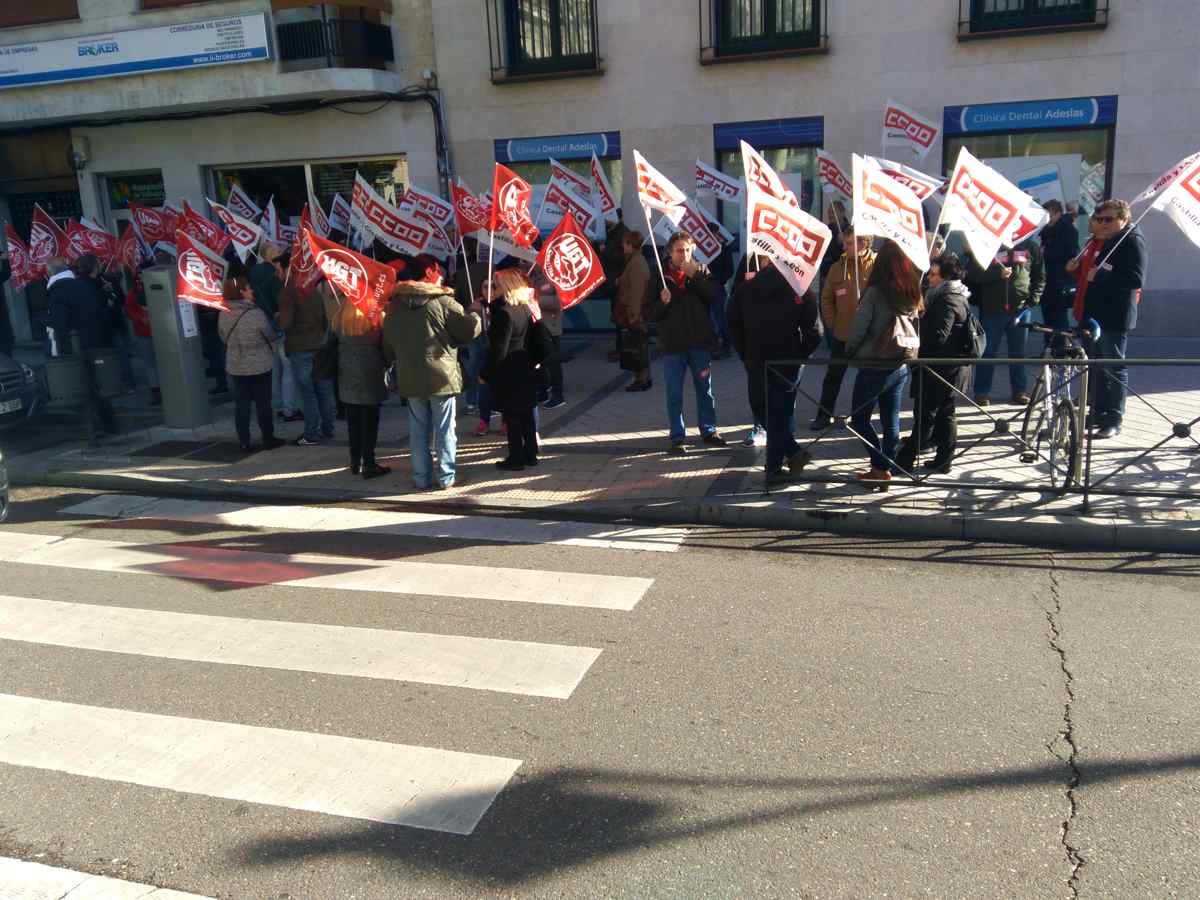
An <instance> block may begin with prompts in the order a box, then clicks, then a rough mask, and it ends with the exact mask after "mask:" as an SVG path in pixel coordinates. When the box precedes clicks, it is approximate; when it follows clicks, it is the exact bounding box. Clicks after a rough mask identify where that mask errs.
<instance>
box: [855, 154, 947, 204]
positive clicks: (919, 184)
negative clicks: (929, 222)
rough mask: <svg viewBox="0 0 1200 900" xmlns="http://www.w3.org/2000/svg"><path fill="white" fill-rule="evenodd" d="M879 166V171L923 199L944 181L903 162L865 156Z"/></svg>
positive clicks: (930, 194)
mask: <svg viewBox="0 0 1200 900" xmlns="http://www.w3.org/2000/svg"><path fill="white" fill-rule="evenodd" d="M866 158H867V159H868V160H870V161H871V162H873V163H874V164H875V165H876V166H878V167H879V171H881V172H883V174H884V175H886V176H888V177H889V178H892V179H894V180H896V181H898V182H900V183H901V184H902V185H904V186H905V187H906V188H908V189H909V190H910V191H912V192H913V193H914V194H916V195H917V199H918V200H921V201H924V200H926V199H928V198H929V197H931V196H933V194H934V193H936V192H937V190H938V189H939V188H941V186H942V185H943V184H945V182H944V181H943V180H942V179H940V178H935V177H933V176H932V175H926V174H925V173H924V172H918V171H917V170H916V169H913V168H910V167H909V166H906V165H904V164H903V163H898V162H892V161H891V160H890V159H876V158H875V157H874V156H868V157H866Z"/></svg>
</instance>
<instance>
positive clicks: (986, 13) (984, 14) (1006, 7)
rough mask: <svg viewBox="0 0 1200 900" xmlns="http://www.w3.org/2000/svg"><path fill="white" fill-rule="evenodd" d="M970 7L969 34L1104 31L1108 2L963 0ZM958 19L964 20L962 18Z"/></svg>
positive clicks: (1076, 0) (962, 23) (1095, 0)
mask: <svg viewBox="0 0 1200 900" xmlns="http://www.w3.org/2000/svg"><path fill="white" fill-rule="evenodd" d="M963 2H969V3H970V13H971V16H970V20H969V22H967V23H964V22H961V21H960V23H959V31H960V36H961V34H962V26H963V25H964V24H967V25H969V28H970V31H969V33H970V34H981V33H982V34H986V33H989V32H992V33H994V32H1006V31H1028V30H1031V29H1033V30H1039V31H1040V30H1051V31H1053V30H1061V29H1076V28H1103V27H1104V26H1105V25H1106V24H1107V20H1108V0H960V6H959V9H960V13H961V11H962V3H963ZM959 18H960V19H961V18H962V16H961V14H960V16H959Z"/></svg>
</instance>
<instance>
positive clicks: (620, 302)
mask: <svg viewBox="0 0 1200 900" xmlns="http://www.w3.org/2000/svg"><path fill="white" fill-rule="evenodd" d="M645 240H646V239H645V238H644V237H643V236H642V233H641V232H640V231H627V232H625V235H624V236H623V237H622V239H621V248H622V250H623V251H624V253H625V268H624V269H623V270H622V271H621V275H620V277H619V278H617V302H616V304H615V305H614V307H613V316H614V317H615V319H616V323H617V327H618V328H620V329H624V330H625V331H626V335H625V339H624V340H623V341H622V347H621V368H622V369H626V370H627V371H631V372H633V383H632V384H630V385H629V386H628V387H626V388H625V390H627V391H629V392H630V393H636V392H637V391H648V390H650V389H651V388H652V387H654V382H653V381H651V380H650V345H649V332H648V330H647V328H646V318H645V316H644V315H643V313H642V307H643V305H644V303H645V301H646V285H648V284H649V283H650V267H649V266H648V265H647V264H646V257H644V256H643V255H642V244H643V243H645Z"/></svg>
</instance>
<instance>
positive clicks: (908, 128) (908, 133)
mask: <svg viewBox="0 0 1200 900" xmlns="http://www.w3.org/2000/svg"><path fill="white" fill-rule="evenodd" d="M883 124H884V126H885V127H887V128H891V129H894V130H896V131H899V132H902V133H903V134H904V136H905V137H908V138H911V139H912V140H914V141H916V142H917V143H918V144H920V145H921V146H922V147H925V148H927V149H928V148H929V147H932V146H933V142H934V140H936V139H937V131H936V130H935V129H933V128H930V127H929V126H928V125H926V124H924V123H923V122H918V121H917V120H915V119H914V118H913V117H912V116H910V115H908V114H907V113H904V112H901V111H900V110H898V109H896V108H895V107H889V108H888V111H887V113H886V115H885V116H884V120H883Z"/></svg>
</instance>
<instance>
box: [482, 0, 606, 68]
mask: <svg viewBox="0 0 1200 900" xmlns="http://www.w3.org/2000/svg"><path fill="white" fill-rule="evenodd" d="M485 3H486V5H487V13H488V20H489V39H490V41H491V44H492V80H493V81H503V80H506V79H510V78H521V77H528V76H537V75H543V76H545V75H556V74H564V73H589V74H599V73H600V70H599V57H598V56H597V53H596V2H595V0H485ZM497 29H502V30H503V34H504V38H503V40H501V39H500V34H499V31H497ZM500 47H502V48H503V49H504V54H503V58H500V54H499V52H498V48H500Z"/></svg>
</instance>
